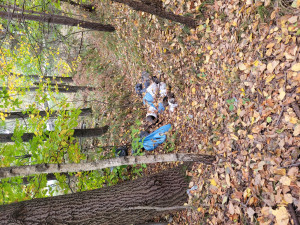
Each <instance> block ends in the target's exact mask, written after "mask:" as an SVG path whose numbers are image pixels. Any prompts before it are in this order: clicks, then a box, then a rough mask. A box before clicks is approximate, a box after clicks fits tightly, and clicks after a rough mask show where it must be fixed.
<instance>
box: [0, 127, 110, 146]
mask: <svg viewBox="0 0 300 225" xmlns="http://www.w3.org/2000/svg"><path fill="white" fill-rule="evenodd" d="M108 128H109V126H104V127H100V128H92V129H74V134H73V137H98V136H101V135H103V134H105V133H106V132H107V130H108ZM43 135H45V136H47V135H46V134H43ZM34 136H35V135H34V133H24V134H23V136H22V140H23V142H28V141H29V140H31V139H32V138H33V137H34ZM12 137H13V134H0V143H5V142H12V140H11V138H12Z"/></svg>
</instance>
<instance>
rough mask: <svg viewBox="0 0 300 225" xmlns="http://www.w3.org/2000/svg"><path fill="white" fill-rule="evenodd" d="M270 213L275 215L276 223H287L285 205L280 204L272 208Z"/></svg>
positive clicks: (280, 224) (287, 214)
mask: <svg viewBox="0 0 300 225" xmlns="http://www.w3.org/2000/svg"><path fill="white" fill-rule="evenodd" d="M272 214H273V215H274V216H275V217H276V222H277V224H278V225H287V224H288V223H289V213H288V211H287V210H286V207H284V206H280V207H279V208H278V209H276V210H272Z"/></svg>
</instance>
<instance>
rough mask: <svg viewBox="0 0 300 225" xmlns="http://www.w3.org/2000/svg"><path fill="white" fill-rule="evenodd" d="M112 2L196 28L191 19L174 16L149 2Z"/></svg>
mask: <svg viewBox="0 0 300 225" xmlns="http://www.w3.org/2000/svg"><path fill="white" fill-rule="evenodd" d="M112 1H113V2H118V3H122V4H125V5H128V6H129V7H131V8H133V9H134V10H137V11H142V12H147V13H150V14H152V15H156V16H159V17H161V18H164V19H168V20H171V21H174V22H178V23H181V24H184V25H186V26H188V27H192V28H196V26H197V24H196V21H195V20H194V19H193V18H191V17H185V16H180V15H176V14H174V13H171V12H166V11H165V10H164V9H162V8H161V7H157V4H149V2H150V1H145V0H144V1H143V2H138V1H134V0H112Z"/></svg>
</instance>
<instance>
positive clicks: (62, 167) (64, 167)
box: [0, 153, 215, 179]
mask: <svg viewBox="0 0 300 225" xmlns="http://www.w3.org/2000/svg"><path fill="white" fill-rule="evenodd" d="M176 161H181V162H201V163H205V164H212V163H213V162H214V161H215V156H211V155H199V154H185V153H178V154H162V155H144V156H125V157H117V158H112V159H104V160H100V161H95V162H86V163H62V164H46V163H45V164H36V165H28V166H17V167H2V168H0V179H2V178H8V177H15V176H30V175H34V174H42V173H67V172H82V171H90V170H100V169H104V168H110V167H115V166H123V165H135V164H143V163H146V164H150V163H161V162H176Z"/></svg>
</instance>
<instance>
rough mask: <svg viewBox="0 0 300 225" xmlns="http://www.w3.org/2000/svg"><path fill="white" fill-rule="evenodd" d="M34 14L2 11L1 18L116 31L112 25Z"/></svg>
mask: <svg viewBox="0 0 300 225" xmlns="http://www.w3.org/2000/svg"><path fill="white" fill-rule="evenodd" d="M33 13H34V14H38V15H32V14H25V13H24V12H22V13H16V12H14V11H12V12H5V11H0V17H2V18H4V19H18V20H34V21H38V22H42V23H54V24H61V25H67V26H79V27H82V28H87V29H91V30H97V31H106V32H113V31H115V28H114V27H113V26H112V25H110V24H108V25H104V24H101V23H92V22H88V21H84V20H78V19H74V18H71V17H66V16H58V15H52V14H46V13H43V14H42V15H41V13H40V12H33Z"/></svg>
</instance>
